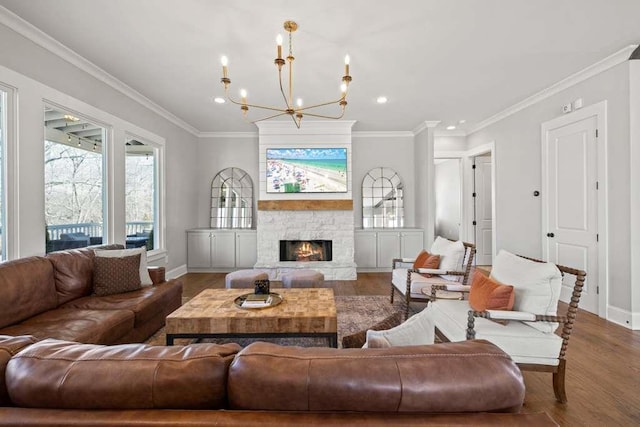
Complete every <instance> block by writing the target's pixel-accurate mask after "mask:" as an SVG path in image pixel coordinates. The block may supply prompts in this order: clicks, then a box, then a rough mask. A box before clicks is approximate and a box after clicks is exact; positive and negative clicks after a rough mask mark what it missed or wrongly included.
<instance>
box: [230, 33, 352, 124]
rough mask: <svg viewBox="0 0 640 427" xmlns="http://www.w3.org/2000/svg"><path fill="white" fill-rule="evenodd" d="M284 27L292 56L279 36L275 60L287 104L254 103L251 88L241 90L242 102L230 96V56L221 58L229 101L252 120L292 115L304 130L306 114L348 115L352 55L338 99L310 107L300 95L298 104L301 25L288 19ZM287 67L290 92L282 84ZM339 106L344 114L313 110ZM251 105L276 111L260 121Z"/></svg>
mask: <svg viewBox="0 0 640 427" xmlns="http://www.w3.org/2000/svg"><path fill="white" fill-rule="evenodd" d="M284 29H285V30H286V31H287V32H288V33H289V55H288V56H287V57H286V58H283V57H282V36H281V35H278V37H277V38H276V43H277V51H278V56H277V58H276V59H275V60H274V61H273V62H274V64H275V65H276V66H277V67H278V83H279V85H280V93H282V97H283V99H284V107H275V106H266V105H258V104H250V103H248V102H247V91H246V90H244V89H241V90H240V101H237V100H235V99H233V98H232V97H231V96H230V95H229V86H230V85H231V80H230V79H229V70H228V64H229V60H228V58H227V57H226V56H223V57H222V58H221V62H222V78H221V79H220V82H221V83H222V84H223V85H224V93H225V96H226V97H227V99H228V100H229V101H231V102H232V103H234V104H236V105H239V106H240V109H241V110H242V116H243V117H244V118H245V120H247V121H248V122H250V123H256V122H260V121H263V120H269V119H273V118H275V117H280V116H284V115H289V116H290V117H291V118H292V119H293V122H294V123H295V125H296V127H297V128H298V129H300V123H301V121H302V118H303V117H304V116H310V117H319V118H323V119H334V120H337V119H341V118H342V116H344V111H345V107H346V106H347V89H348V88H349V82H351V76H350V75H349V55H346V56H345V58H344V74H345V75H344V76H343V77H342V84H341V85H340V97H339V98H338V99H336V100H334V101H327V102H321V103H319V104H314V105H310V106H304V105H303V103H302V99H301V98H297V100H296V103H295V105H294V103H293V99H294V91H293V61H294V59H295V58H294V56H293V47H292V34H293V33H294V32H295V31H296V30H297V29H298V24H297V23H295V22H293V21H286V22H285V23H284ZM285 65H286V66H287V68H288V74H289V76H288V77H289V78H288V93H285V89H284V85H283V84H282V74H283V73H282V68H283V66H285ZM333 104H335V105H338V106H339V107H340V113H339V115H337V116H328V115H323V114H317V113H312V112H311V110H313V109H314V108H318V107H325V106H328V105H333ZM249 108H258V109H262V110H268V111H271V112H272V113H271V114H270V115H267V116H265V117H262V118H259V119H257V120H249V119H248V113H249Z"/></svg>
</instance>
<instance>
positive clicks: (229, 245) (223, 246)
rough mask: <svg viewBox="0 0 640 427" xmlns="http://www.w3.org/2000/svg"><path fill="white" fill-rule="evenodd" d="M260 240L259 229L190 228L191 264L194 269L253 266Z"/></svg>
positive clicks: (230, 268) (189, 250) (188, 240)
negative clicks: (257, 230) (257, 233)
mask: <svg viewBox="0 0 640 427" xmlns="http://www.w3.org/2000/svg"><path fill="white" fill-rule="evenodd" d="M257 244H258V241H257V235H256V230H220V229H210V228H197V229H193V230H188V231H187V267H188V268H190V269H193V270H196V269H203V270H204V269H210V270H214V269H228V270H232V269H237V268H253V266H254V265H255V263H256V260H257Z"/></svg>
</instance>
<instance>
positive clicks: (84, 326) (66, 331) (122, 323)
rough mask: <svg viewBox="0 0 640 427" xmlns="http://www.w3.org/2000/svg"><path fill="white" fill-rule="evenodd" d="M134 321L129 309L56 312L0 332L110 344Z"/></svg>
mask: <svg viewBox="0 0 640 427" xmlns="http://www.w3.org/2000/svg"><path fill="white" fill-rule="evenodd" d="M133 321H134V316H133V312H132V311H129V310H67V309H56V310H51V311H47V312H46V313H42V314H39V315H37V316H34V317H32V318H30V319H28V320H25V321H24V322H22V323H19V324H17V325H13V326H8V327H6V328H3V329H0V334H4V335H14V336H16V335H33V336H34V337H36V338H38V339H45V338H57V339H62V340H69V341H78V342H84V343H96V344H110V343H114V342H117V340H118V339H119V338H120V337H122V336H123V335H125V334H127V333H128V332H129V331H130V330H131V329H133Z"/></svg>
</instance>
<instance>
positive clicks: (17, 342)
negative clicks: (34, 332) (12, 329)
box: [0, 335, 36, 418]
mask: <svg viewBox="0 0 640 427" xmlns="http://www.w3.org/2000/svg"><path fill="white" fill-rule="evenodd" d="M35 342H36V339H35V338H34V337H30V336H20V337H12V336H8V335H0V407H2V406H9V405H11V401H10V400H9V393H8V392H7V386H6V383H5V379H4V378H5V371H6V368H7V363H8V362H9V359H11V357H13V355H15V354H16V353H18V352H19V351H20V350H22V349H23V348H24V347H27V346H30V345H31V344H33V343H35ZM0 418H2V417H0Z"/></svg>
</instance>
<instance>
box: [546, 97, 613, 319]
mask: <svg viewBox="0 0 640 427" xmlns="http://www.w3.org/2000/svg"><path fill="white" fill-rule="evenodd" d="M592 116H595V117H596V123H597V125H596V128H597V129H598V137H597V138H596V147H597V149H596V152H597V156H598V159H597V165H598V171H597V179H598V192H597V201H598V212H597V215H598V231H597V233H598V244H597V251H598V277H597V286H598V288H599V292H598V313H597V314H598V316H600V317H603V318H605V319H608V318H609V313H608V310H607V307H608V305H609V239H608V236H609V226H608V224H609V206H608V203H607V200H608V191H607V168H608V161H607V134H608V132H607V101H606V100H605V101H601V102H598V103H596V104H593V105H589V106H587V107H584V108H581V109H579V110H575V111H574V112H572V113H568V114H566V115H564V116H560V117H556V118H555V119H551V120H549V121H546V122H544V123H542V124H541V125H540V129H541V132H540V145H541V148H542V162H541V164H542V165H541V166H542V185H541V189H542V200H541V202H542V203H541V209H542V211H541V217H542V224H541V226H542V228H541V233H540V240H541V246H542V259H544V260H548V259H549V253H548V252H549V251H548V247H547V239H546V238H545V233H546V231H545V230H547V229H548V227H549V217H548V215H549V199H548V190H549V182H548V179H547V172H548V171H547V165H548V159H549V153H548V150H547V138H548V134H549V132H550V131H552V130H553V129H557V128H559V127H563V126H566V125H568V124H571V123H575V122H578V121H581V120H584V119H587V118H589V117H592ZM587 274H588V272H587ZM563 294H564V292H563ZM561 296H562V297H564V299H565V300H568V299H569V298H570V297H571V296H570V295H562V294H561Z"/></svg>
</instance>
